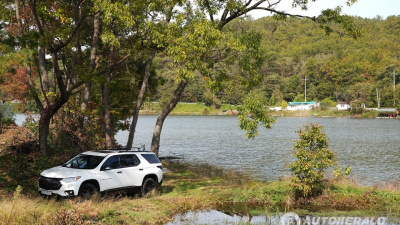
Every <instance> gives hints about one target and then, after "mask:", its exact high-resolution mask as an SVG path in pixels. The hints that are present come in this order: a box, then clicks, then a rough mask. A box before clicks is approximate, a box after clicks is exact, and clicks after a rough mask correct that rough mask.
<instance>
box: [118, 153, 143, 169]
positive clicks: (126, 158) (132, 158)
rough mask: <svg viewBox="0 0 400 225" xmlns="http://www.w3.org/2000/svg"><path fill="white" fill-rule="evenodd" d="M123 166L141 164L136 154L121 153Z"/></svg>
mask: <svg viewBox="0 0 400 225" xmlns="http://www.w3.org/2000/svg"><path fill="white" fill-rule="evenodd" d="M120 157H121V167H123V168H124V167H133V166H137V165H139V164H140V160H139V159H138V157H137V156H136V155H121V156H120Z"/></svg>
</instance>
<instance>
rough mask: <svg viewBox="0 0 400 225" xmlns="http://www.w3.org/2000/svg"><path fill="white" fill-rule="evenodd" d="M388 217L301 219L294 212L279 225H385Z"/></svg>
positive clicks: (283, 217) (316, 217)
mask: <svg viewBox="0 0 400 225" xmlns="http://www.w3.org/2000/svg"><path fill="white" fill-rule="evenodd" d="M385 224H387V223H386V217H344V216H341V217H338V216H331V217H319V216H306V217H305V218H303V219H301V218H300V217H299V215H297V214H296V213H294V212H289V213H285V214H283V215H282V217H281V218H280V220H279V225H385Z"/></svg>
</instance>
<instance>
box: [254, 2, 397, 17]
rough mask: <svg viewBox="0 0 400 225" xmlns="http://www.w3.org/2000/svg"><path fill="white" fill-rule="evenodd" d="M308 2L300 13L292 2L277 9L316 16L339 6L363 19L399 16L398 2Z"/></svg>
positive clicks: (261, 14)
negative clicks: (293, 6) (349, 3)
mask: <svg viewBox="0 0 400 225" xmlns="http://www.w3.org/2000/svg"><path fill="white" fill-rule="evenodd" d="M309 2H310V3H309V6H310V7H309V9H308V11H302V10H301V9H298V8H296V9H292V5H291V3H292V0H282V2H281V3H280V4H279V7H277V9H278V10H283V11H285V12H287V13H290V14H300V15H306V16H318V15H319V14H320V13H321V10H324V9H329V8H330V9H332V8H335V7H336V6H338V5H341V6H343V9H342V10H343V11H342V12H343V13H344V14H347V15H353V16H360V17H363V18H374V17H376V16H377V15H379V16H382V17H383V19H386V18H387V17H388V16H391V15H400V0H358V2H357V3H355V4H354V5H352V6H351V7H348V6H347V5H346V0H317V1H316V2H312V1H311V0H309ZM249 14H250V15H252V17H253V18H254V19H258V18H261V17H264V16H269V15H271V14H270V13H269V12H265V11H262V10H256V11H253V12H251V13H249Z"/></svg>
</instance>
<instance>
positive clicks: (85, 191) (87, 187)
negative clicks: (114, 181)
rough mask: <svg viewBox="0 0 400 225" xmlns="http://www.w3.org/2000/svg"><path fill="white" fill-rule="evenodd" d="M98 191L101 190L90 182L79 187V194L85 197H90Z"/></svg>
mask: <svg viewBox="0 0 400 225" xmlns="http://www.w3.org/2000/svg"><path fill="white" fill-rule="evenodd" d="M97 192H99V190H97V188H96V187H95V186H94V185H93V184H90V183H85V184H82V185H81V187H80V188H79V196H81V197H82V198H84V199H89V198H90V197H92V196H93V195H94V194H95V193H97Z"/></svg>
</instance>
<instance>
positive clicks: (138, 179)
mask: <svg viewBox="0 0 400 225" xmlns="http://www.w3.org/2000/svg"><path fill="white" fill-rule="evenodd" d="M162 178H163V173H162V165H161V163H160V161H159V160H158V158H157V156H156V155H155V154H154V153H152V152H144V151H131V150H99V151H89V152H84V153H81V154H79V155H77V156H75V157H74V158H72V159H71V160H69V161H68V162H67V163H65V164H63V165H61V166H57V167H53V168H50V169H47V170H45V171H43V172H42V173H41V174H40V177H39V179H38V191H39V193H40V194H44V195H53V194H54V195H60V196H77V195H81V196H83V197H90V196H91V195H92V194H93V193H94V192H103V191H114V190H121V189H127V188H129V189H138V190H140V191H141V193H142V195H145V194H146V193H148V192H151V191H153V190H154V189H155V188H157V187H158V186H160V185H161V183H162Z"/></svg>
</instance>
